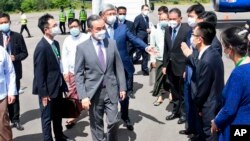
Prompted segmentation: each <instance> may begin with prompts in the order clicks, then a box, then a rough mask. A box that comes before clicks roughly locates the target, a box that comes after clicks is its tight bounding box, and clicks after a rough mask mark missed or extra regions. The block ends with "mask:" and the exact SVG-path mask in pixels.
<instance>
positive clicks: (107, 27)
mask: <svg viewBox="0 0 250 141" xmlns="http://www.w3.org/2000/svg"><path fill="white" fill-rule="evenodd" d="M105 27H106V29H109V28H110V27H112V28H113V27H114V24H113V25H109V24H106V23H105Z"/></svg>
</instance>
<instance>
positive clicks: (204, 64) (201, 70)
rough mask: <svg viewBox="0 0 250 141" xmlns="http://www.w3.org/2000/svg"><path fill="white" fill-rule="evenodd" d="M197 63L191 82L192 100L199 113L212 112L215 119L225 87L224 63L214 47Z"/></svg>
mask: <svg viewBox="0 0 250 141" xmlns="http://www.w3.org/2000/svg"><path fill="white" fill-rule="evenodd" d="M189 61H191V60H189ZM196 61H197V62H196V63H197V66H196V69H195V71H194V74H193V76H192V81H191V82H192V83H191V87H192V88H191V93H192V99H193V101H194V103H195V105H196V107H197V108H198V110H199V111H202V112H210V114H211V116H213V117H214V116H215V114H216V112H217V111H218V110H219V109H218V108H219V107H220V103H219V100H220V99H219V98H220V95H221V93H222V90H223V87H224V66H223V61H222V59H221V56H220V54H219V53H218V51H217V50H215V49H214V48H213V47H212V46H210V47H209V48H208V49H207V50H206V51H205V52H204V53H203V55H202V57H201V59H200V60H197V59H196ZM188 63H189V64H190V62H188Z"/></svg>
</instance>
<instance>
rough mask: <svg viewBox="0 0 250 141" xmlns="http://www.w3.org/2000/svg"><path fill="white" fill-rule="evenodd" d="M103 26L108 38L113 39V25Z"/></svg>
mask: <svg viewBox="0 0 250 141" xmlns="http://www.w3.org/2000/svg"><path fill="white" fill-rule="evenodd" d="M105 27H106V30H107V32H108V34H109V37H110V39H114V34H115V31H114V25H108V24H105Z"/></svg>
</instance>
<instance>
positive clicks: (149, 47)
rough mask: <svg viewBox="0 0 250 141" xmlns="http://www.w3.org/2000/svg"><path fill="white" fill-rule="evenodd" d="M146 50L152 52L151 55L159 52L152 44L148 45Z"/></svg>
mask: <svg viewBox="0 0 250 141" xmlns="http://www.w3.org/2000/svg"><path fill="white" fill-rule="evenodd" d="M145 51H146V52H147V53H148V54H150V55H153V56H157V54H158V53H159V52H158V51H156V50H155V49H154V47H151V46H148V47H146V49H145Z"/></svg>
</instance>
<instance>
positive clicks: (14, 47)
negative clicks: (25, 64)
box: [0, 31, 28, 79]
mask: <svg viewBox="0 0 250 141" xmlns="http://www.w3.org/2000/svg"><path fill="white" fill-rule="evenodd" d="M9 43H10V47H11V55H14V56H15V58H16V60H15V61H13V65H14V69H15V72H16V79H21V78H22V62H21V61H22V60H24V59H25V58H27V57H28V51H27V48H26V44H25V41H24V39H23V36H22V35H21V34H19V33H17V32H13V31H10V41H9ZM0 45H1V46H3V34H2V32H0Z"/></svg>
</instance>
